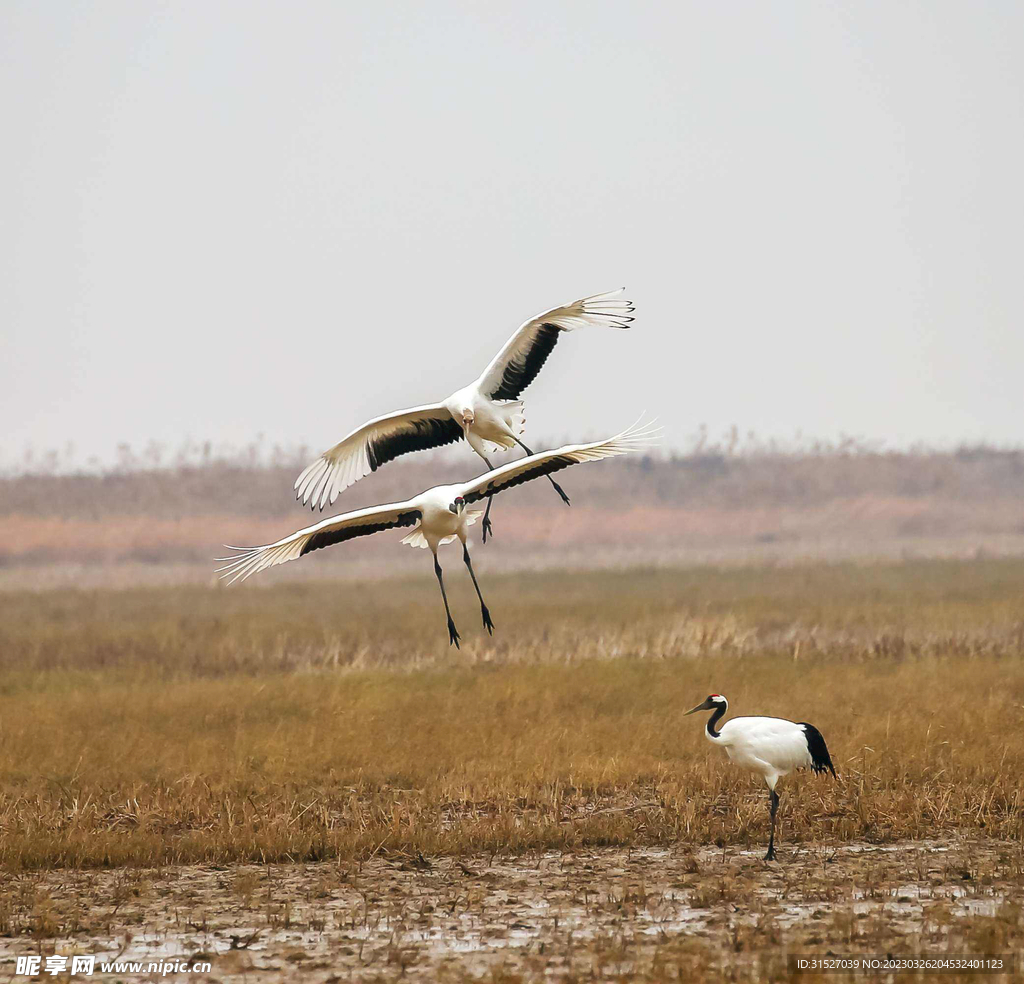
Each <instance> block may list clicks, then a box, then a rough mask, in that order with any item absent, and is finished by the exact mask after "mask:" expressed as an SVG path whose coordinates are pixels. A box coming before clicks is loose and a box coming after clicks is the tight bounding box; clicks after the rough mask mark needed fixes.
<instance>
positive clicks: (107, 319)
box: [0, 0, 1024, 467]
mask: <svg viewBox="0 0 1024 984" xmlns="http://www.w3.org/2000/svg"><path fill="white" fill-rule="evenodd" d="M0 110H2V124H3V125H2V133H3V151H2V153H0V216H2V221H0V333H2V335H0V337H2V349H0V413H2V419H3V427H2V429H0V434H2V438H0V467H8V466H10V465H11V464H12V463H15V462H17V461H18V460H20V458H21V455H22V453H23V451H24V449H25V448H26V447H33V448H36V449H37V450H40V449H46V448H53V447H61V446H64V445H65V444H66V443H67V442H73V443H74V445H75V447H76V449H77V454H78V457H79V459H83V460H84V459H85V458H86V457H87V456H89V455H99V456H101V457H102V458H104V459H108V458H111V457H112V456H113V451H114V448H115V446H116V444H117V443H118V442H121V441H128V442H130V443H132V444H133V445H135V446H137V447H141V446H142V445H144V444H145V443H146V442H147V441H149V440H151V439H156V440H159V441H162V442H164V443H166V444H169V445H171V446H174V445H177V444H179V443H181V442H182V441H183V440H185V439H186V438H192V439H194V440H204V439H211V440H213V441H214V442H217V443H233V444H244V443H247V442H249V441H251V440H252V439H253V438H254V437H255V436H256V435H257V434H261V433H262V434H263V435H265V438H266V440H267V442H268V443H274V442H279V443H282V444H285V445H290V446H294V445H297V444H300V443H303V442H305V443H308V444H309V445H311V446H314V447H316V448H320V447H322V446H326V445H328V444H331V443H333V442H334V441H336V440H338V439H339V438H340V437H341V436H342V435H343V434H344V433H346V432H347V431H348V430H350V429H351V428H353V427H355V426H356V425H358V424H360V423H361V422H362V421H363V420H364V419H366V418H367V417H369V416H374V415H377V414H379V413H382V412H385V411H388V410H392V409H397V408H400V407H405V406H411V405H415V404H418V403H423V402H428V401H433V400H436V399H439V398H441V397H444V396H446V395H447V394H448V393H449V392H450V391H451V390H453V389H454V388H456V387H458V386H461V385H463V384H465V383H467V382H469V381H470V380H471V379H472V378H474V377H475V376H476V375H477V374H478V373H479V371H480V370H481V369H482V368H483V366H484V365H485V364H486V363H487V362H488V360H489V359H490V358H491V357H492V355H493V354H494V353H495V352H496V351H497V349H498V348H499V347H500V346H501V344H502V343H503V342H504V341H505V339H506V338H507V336H508V335H509V333H510V332H511V331H512V330H513V328H515V326H516V325H518V324H519V323H520V322H521V321H523V320H525V319H526V318H528V317H531V316H532V315H534V314H536V313H538V312H539V311H541V310H543V309H545V308H547V307H551V306H553V305H555V304H558V303H561V302H564V301H568V300H571V299H573V298H576V297H579V296H581V295H584V294H590V293H595V292H598V291H602V290H608V289H611V288H613V287H617V286H620V285H626V286H627V288H628V292H629V296H630V297H631V298H632V299H633V300H634V301H635V302H636V305H637V316H638V320H637V322H636V326H635V328H634V329H633V330H632V331H629V332H612V331H601V330H590V331H579V332H576V333H574V334H573V335H570V336H567V337H566V338H564V339H563V340H562V341H561V342H560V344H559V345H558V347H557V348H556V350H555V352H554V353H553V355H552V357H551V359H550V360H549V362H548V364H547V366H546V367H545V369H544V371H543V372H542V373H541V375H540V376H539V378H538V379H537V381H536V382H535V383H534V384H533V386H532V387H530V389H528V390H527V391H526V394H525V398H526V400H527V416H528V419H529V425H528V431H527V435H528V437H532V438H533V439H534V442H535V443H538V444H540V443H543V442H544V440H545V439H552V440H554V439H558V438H562V437H565V438H569V439H572V440H583V439H585V438H592V437H603V436H606V435H608V434H610V433H613V432H615V431H616V430H619V429H621V428H622V427H623V426H625V425H627V424H629V423H630V422H631V421H632V420H633V419H634V418H635V417H636V416H637V414H638V413H639V412H640V411H641V410H643V409H646V410H647V411H648V412H649V413H652V414H657V415H658V416H659V417H660V418H661V421H662V422H663V423H664V425H665V427H666V443H667V444H669V445H675V446H682V445H685V444H686V442H687V440H688V438H689V437H690V435H692V434H693V433H694V432H695V431H696V430H697V427H698V426H699V425H700V424H701V423H704V424H707V425H708V427H709V428H710V429H711V431H712V433H715V432H720V431H724V430H725V429H726V428H727V427H729V426H730V425H732V424H737V425H738V426H739V427H740V428H741V429H742V430H748V429H753V430H755V431H756V432H757V433H759V434H761V435H763V436H775V437H779V438H783V439H790V438H792V437H793V435H794V434H795V433H796V432H797V431H801V432H803V433H804V434H808V435H814V436H816V437H822V438H836V437H838V436H839V435H840V434H841V433H844V432H845V433H847V434H854V435H861V436H864V437H867V438H872V439H878V440H881V441H884V442H885V443H886V444H887V445H888V446H900V445H904V444H908V443H910V442H914V441H919V440H921V441H925V442H929V443H933V444H952V443H956V442H959V441H978V440H989V441H993V442H997V443H1003V444H1006V443H1009V444H1020V443H1024V397H1022V393H1024V385H1022V379H1024V371H1022V364H1024V273H1022V268H1024V249H1022V237H1024V178H1022V175H1024V5H1022V4H1020V3H1017V2H1005V3H999V2H987V3H986V2H970V3H968V2H956V3H948V2H937V0H927V2H917V3H915V2H899V3H893V2H891V0H885V2H879V3H847V4H828V3H824V2H807V3H802V2H801V3H797V2H773V3H764V2H760V0H759V2H751V3H738V2H724V3H723V2H718V0H706V2H701V3H679V2H671V3H669V2H664V3H628V4H627V3H608V4H606V3H593V2H586V3H584V2H581V3H566V2H554V3H553V2H551V0H543V2H522V0H517V2H515V3H504V4H496V3H468V2H467V3H464V4H459V3H450V2H432V3H401V2H389V3H383V4H377V3H365V2H364V3H344V2H323V3H320V2H287V3H285V2H280V3H253V2H248V0H246V2H239V3H227V2H216V0H214V2H191V3H190V2H176V3H156V2H145V3H140V2H137V0H126V2H103V3H92V4H80V3H72V2H69V0H66V2H53V3H38V2H14V0H4V2H3V4H2V5H0Z"/></svg>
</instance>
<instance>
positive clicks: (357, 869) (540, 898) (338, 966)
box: [0, 837, 1024, 981]
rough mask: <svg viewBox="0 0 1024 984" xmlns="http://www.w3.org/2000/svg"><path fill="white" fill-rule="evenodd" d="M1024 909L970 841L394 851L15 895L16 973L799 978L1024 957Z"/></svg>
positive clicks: (6, 953) (47, 886)
mask: <svg viewBox="0 0 1024 984" xmlns="http://www.w3.org/2000/svg"><path fill="white" fill-rule="evenodd" d="M1022 903H1024V852H1022V847H1021V845H1020V844H1017V843H1008V842H995V841H985V840H978V839H959V838H956V837H952V838H948V839H944V840H941V841H928V842H903V843H896V844H869V843H852V844H851V843H847V844H835V845H814V846H810V845H793V844H787V845H785V846H784V847H783V849H782V850H781V851H780V862H779V863H775V864H766V863H765V862H764V861H762V859H761V856H760V852H759V851H758V852H753V851H743V850H740V849H738V848H736V847H726V848H721V849H700V850H695V851H694V850H689V849H688V848H685V847H682V846H680V847H678V848H673V847H668V848H645V849H633V850H625V849H622V848H615V849H593V850H585V851H579V852H574V853H561V852H548V853H539V854H533V855H526V856H521V857H487V856H467V857H462V858H443V857H442V858H424V857H422V856H410V855H405V854H386V853H384V851H383V849H382V851H381V852H380V853H378V855H377V856H375V857H374V858H372V859H371V860H368V861H364V862H361V863H353V862H345V863H337V862H325V863H317V864H277V865H266V866H262V865H236V866H229V867H210V866H199V865H194V866H183V867H167V868H163V869H158V870H155V869H154V870H146V869H116V870H87V871H81V870H78V871H74V870H64V871H54V872H46V873H25V874H21V875H15V876H11V877H10V878H9V879H7V881H6V884H5V887H4V908H3V912H2V929H3V932H4V934H5V935H4V936H3V937H0V958H2V964H3V966H4V967H5V968H6V967H7V966H8V965H10V968H11V969H12V970H13V958H14V957H15V956H18V955H23V954H26V953H30V952H35V953H41V954H43V955H46V954H49V953H54V952H56V953H60V954H64V955H68V956H70V955H72V954H75V953H93V954H96V955H97V959H98V960H108V961H112V960H115V959H116V960H120V961H139V962H142V963H143V964H144V965H148V963H150V962H154V963H158V962H159V961H161V960H163V961H167V960H174V959H178V960H184V959H188V960H189V961H191V962H196V961H200V960H206V961H210V963H211V965H212V969H211V970H210V972H209V974H200V975H195V974H192V975H188V978H189V979H191V980H195V979H201V980H202V979H209V980H218V981H243V980H244V981H280V980H291V979H295V980H298V979H302V980H316V981H339V980H382V981H384V980H405V981H434V980H442V981H443V980H454V981H458V980H468V979H478V978H479V979H485V980H502V981H516V980H535V979H541V978H543V979H548V980H556V981H561V980H577V979H580V980H583V979H587V980H590V979H634V980H636V979H639V980H661V979H665V978H669V979H675V978H676V977H678V976H681V977H682V979H699V977H700V976H708V977H715V978H717V977H721V976H728V977H731V978H732V979H739V980H746V979H751V980H754V979H769V978H772V977H782V978H785V979H788V977H789V974H788V973H787V971H786V958H787V956H788V955H793V954H819V955H821V954H826V953H833V954H850V953H854V954H856V953H860V954H868V953H886V952H892V953H919V952H928V953H939V952H947V953H982V952H987V953H1017V954H1019V953H1020V951H1021V948H1022V946H1024V923H1022ZM119 976H120V979H145V978H147V977H153V978H156V977H158V976H159V974H157V973H153V974H149V973H147V971H146V970H145V967H144V969H143V970H142V971H141V972H122V973H121V974H120V975H119ZM46 979H52V978H49V977H47V978H46ZM829 979H831V980H835V979H839V978H835V977H832V978H829ZM943 979H945V980H950V979H955V977H952V976H949V975H947V976H945V977H944V978H943ZM984 979H985V980H995V979H998V977H991V976H986V977H985V978H984ZM1007 979H1009V978H1007Z"/></svg>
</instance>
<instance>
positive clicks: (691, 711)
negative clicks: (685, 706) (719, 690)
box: [683, 700, 711, 717]
mask: <svg viewBox="0 0 1024 984" xmlns="http://www.w3.org/2000/svg"><path fill="white" fill-rule="evenodd" d="M710 710H711V705H710V704H709V703H708V702H707V701H706V700H702V701H701V702H700V703H699V704H698V705H697V706H696V707H691V708H690V709H689V710H688V711H687V712H686V714H684V715H683V717H687V716H688V715H690V714H696V713H697V712H698V711H710Z"/></svg>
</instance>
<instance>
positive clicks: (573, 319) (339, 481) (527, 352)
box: [295, 287, 634, 543]
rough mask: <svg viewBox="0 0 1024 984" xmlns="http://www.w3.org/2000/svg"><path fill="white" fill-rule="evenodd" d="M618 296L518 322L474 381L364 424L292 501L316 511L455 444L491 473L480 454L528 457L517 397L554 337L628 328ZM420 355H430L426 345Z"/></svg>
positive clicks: (305, 476)
mask: <svg viewBox="0 0 1024 984" xmlns="http://www.w3.org/2000/svg"><path fill="white" fill-rule="evenodd" d="M623 290H625V288H624V287H623V288H621V289H620V290H613V291H609V292H608V293H606V294H595V295H594V296H593V297H584V298H581V299H580V300H578V301H573V302H572V303H571V304H566V305H564V306H562V307H556V308H552V309H551V310H550V311H545V312H544V313H543V314H539V315H537V317H536V318H531V319H530V320H529V321H527V322H524V323H523V324H522V325H520V326H519V328H518V329H516V331H515V333H514V334H513V335H512V337H511V338H510V339H509V340H508V341H507V342H506V343H505V345H504V347H503V348H502V350H501V351H500V352H499V353H498V354H497V355H496V356H495V357H494V358H493V359H492V360H491V362H490V364H489V365H488V366H487V368H486V369H485V370H484V371H483V373H481V375H480V376H479V377H478V378H477V379H475V380H474V381H473V382H472V383H470V384H469V386H466V387H464V388H463V389H460V390H456V391H455V392H454V393H452V395H451V396H449V397H448V398H447V399H445V400H442V401H441V402H440V403H430V404H427V405H426V406H422V407H413V408H412V409H411V410H397V411H395V412H394V413H389V414H385V415H384V416H383V417H376V418H374V419H373V420H370V421H367V422H366V423H365V424H363V425H362V426H361V427H358V428H357V429H356V430H354V431H352V433H351V434H349V435H348V436H347V437H344V438H343V439H342V440H341V441H339V442H338V443H337V444H335V445H334V447H333V448H329V449H328V450H327V451H325V452H324V453H323V454H322V455H320V457H319V458H317V459H316V461H314V462H313V463H312V464H311V465H310V466H309V467H308V468H306V469H305V471H303V472H302V474H301V475H299V477H298V478H297V479H296V480H295V496H296V498H297V499H300V500H301V501H302V503H303V505H305V504H306V503H307V502H308V503H309V504H310V505H311V506H312V508H314V509H316V508H319V509H320V510H321V511H323V509H324V507H325V506H328V505H333V503H334V500H335V499H337V497H338V495H339V494H340V493H341V492H342V491H343V490H344V489H346V488H348V487H349V486H350V485H352V484H353V483H354V482H358V481H359V479H361V478H363V477H364V476H365V475H369V474H370V472H374V471H376V470H377V469H378V468H380V467H381V465H385V464H387V463H388V462H389V461H392V460H393V459H395V458H397V457H398V456H399V455H403V454H408V453H409V452H410V451H423V450H425V449H427V448H438V447H441V446H443V445H445V444H451V443H453V442H454V441H458V440H460V439H461V438H465V439H466V441H468V442H469V446H470V447H471V448H472V449H473V450H474V451H475V452H476V453H477V454H478V455H480V457H481V458H483V460H484V462H485V464H486V465H487V467H488V468H491V469H493V468H494V466H493V465H492V464H491V462H490V460H489V459H488V457H487V455H488V453H491V452H494V451H499V450H506V451H507V450H509V449H511V448H512V447H514V446H515V445H517V444H518V445H519V446H520V447H521V448H522V449H523V450H524V451H525V452H526V453H527V454H528V455H532V454H533V451H531V450H530V449H529V448H528V447H527V446H526V445H525V444H524V443H523V441H522V440H521V436H522V434H523V431H524V429H525V427H526V417H525V415H524V412H523V403H522V401H521V400H520V399H519V396H520V394H521V393H522V392H523V390H525V389H526V387H527V386H529V385H530V383H532V382H533V381H534V379H536V378H537V373H539V372H540V370H541V367H542V366H543V365H544V363H545V361H546V360H547V357H548V356H549V355H550V354H551V350H552V349H553V348H554V347H555V344H556V343H557V342H558V339H559V338H560V337H561V335H562V332H564V331H572V330H573V329H574V328H584V327H588V326H594V327H599V328H628V327H629V324H630V322H631V321H632V320H633V318H632V317H630V315H631V314H632V312H633V310H634V308H633V304H632V302H631V301H627V300H624V299H623V298H621V297H619V295H620V294H621V293H622V291H623ZM424 351H428V352H429V351H430V345H429V343H427V342H425V343H424ZM549 481H550V482H551V484H552V485H553V486H554V488H555V491H556V492H557V493H558V494H559V495H560V496H561V498H562V501H563V502H564V503H565V504H566V505H568V504H569V497H568V496H567V495H566V494H565V492H563V491H562V489H561V488H560V487H559V485H558V483H557V482H556V481H555V480H554V479H553V478H549ZM490 510H491V503H490V501H488V503H487V510H486V511H485V512H484V522H483V540H484V542H485V543H486V542H487V536H488V534H489V533H490V532H491V523H490V519H489V513H490Z"/></svg>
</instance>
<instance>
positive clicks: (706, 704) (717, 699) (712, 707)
mask: <svg viewBox="0 0 1024 984" xmlns="http://www.w3.org/2000/svg"><path fill="white" fill-rule="evenodd" d="M728 706H729V702H728V701H727V700H726V699H725V698H724V697H723V696H722V695H721V694H709V695H708V696H707V697H705V698H704V699H703V700H702V701H701V702H700V703H699V704H698V705H697V706H696V707H693V708H691V709H690V710H688V711H687V712H686V714H696V713H697V711H716V710H718V709H719V708H721V709H722V710H723V711H724V710H725V709H726V708H727V707H728ZM685 716H686V715H685V714H684V715H683V717H685Z"/></svg>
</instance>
